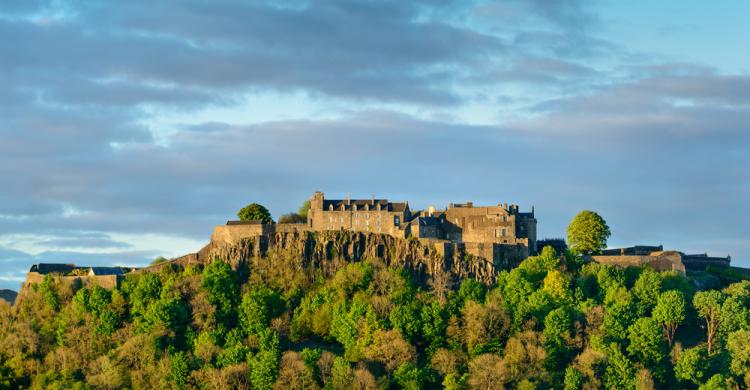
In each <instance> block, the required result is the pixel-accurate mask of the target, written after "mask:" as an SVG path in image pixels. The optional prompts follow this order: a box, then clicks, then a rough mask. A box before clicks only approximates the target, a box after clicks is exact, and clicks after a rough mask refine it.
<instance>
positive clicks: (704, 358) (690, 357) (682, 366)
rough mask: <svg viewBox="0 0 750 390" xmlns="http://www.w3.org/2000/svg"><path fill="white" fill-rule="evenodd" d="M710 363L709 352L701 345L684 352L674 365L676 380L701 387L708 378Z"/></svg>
mask: <svg viewBox="0 0 750 390" xmlns="http://www.w3.org/2000/svg"><path fill="white" fill-rule="evenodd" d="M709 363H710V360H709V356H708V351H707V350H706V347H705V346H703V345H699V346H697V347H694V348H689V349H686V350H684V351H682V353H681V354H680V357H679V358H678V359H677V363H675V365H674V375H675V378H677V379H678V380H681V381H687V382H692V383H694V384H696V385H699V384H701V383H703V379H704V378H705V377H706V376H708V372H709V369H710V365H709Z"/></svg>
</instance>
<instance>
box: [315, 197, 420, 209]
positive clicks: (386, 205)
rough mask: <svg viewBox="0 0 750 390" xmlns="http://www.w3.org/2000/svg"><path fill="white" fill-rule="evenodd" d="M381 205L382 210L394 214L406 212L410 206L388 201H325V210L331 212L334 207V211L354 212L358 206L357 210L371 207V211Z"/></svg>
mask: <svg viewBox="0 0 750 390" xmlns="http://www.w3.org/2000/svg"><path fill="white" fill-rule="evenodd" d="M378 205H380V210H384V211H393V212H404V211H405V210H406V209H407V208H408V207H409V204H408V203H406V202H389V201H388V200H387V199H325V200H323V210H330V208H331V206H333V210H335V211H339V210H341V209H342V206H343V209H344V210H353V208H354V206H357V210H364V209H365V207H369V209H370V210H377V206H378Z"/></svg>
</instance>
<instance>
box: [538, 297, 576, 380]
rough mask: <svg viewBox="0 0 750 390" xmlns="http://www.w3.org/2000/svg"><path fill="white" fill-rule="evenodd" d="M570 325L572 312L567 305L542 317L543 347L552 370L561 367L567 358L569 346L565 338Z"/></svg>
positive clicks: (571, 323)
mask: <svg viewBox="0 0 750 390" xmlns="http://www.w3.org/2000/svg"><path fill="white" fill-rule="evenodd" d="M572 326H573V318H572V314H571V312H570V309H568V308H567V307H560V308H557V309H555V310H552V311H551V312H549V314H547V317H546V318H545V319H544V331H543V332H542V334H543V335H544V349H545V350H546V351H547V360H548V362H549V364H548V365H549V367H551V368H552V369H553V370H557V369H558V368H560V367H563V363H565V361H566V359H567V355H568V353H569V348H568V346H567V344H566V340H567V337H568V336H569V335H570V330H571V328H572Z"/></svg>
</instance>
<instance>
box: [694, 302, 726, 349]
mask: <svg viewBox="0 0 750 390" xmlns="http://www.w3.org/2000/svg"><path fill="white" fill-rule="evenodd" d="M723 301H724V294H722V293H721V292H720V291H716V290H709V291H699V292H697V293H696V294H695V296H694V297H693V307H695V310H696V311H697V312H698V315H700V316H701V317H703V319H704V320H705V321H706V338H707V342H708V354H709V355H711V354H712V352H713V349H712V348H713V346H714V344H715V339H716V331H717V330H718V329H719V325H720V321H721V317H720V313H721V304H722V303H723Z"/></svg>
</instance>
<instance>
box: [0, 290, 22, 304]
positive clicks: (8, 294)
mask: <svg viewBox="0 0 750 390" xmlns="http://www.w3.org/2000/svg"><path fill="white" fill-rule="evenodd" d="M17 296H18V293H17V292H15V291H13V290H0V299H4V300H6V301H7V302H9V303H10V304H11V305H12V304H13V302H15V301H16V297H17Z"/></svg>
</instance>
